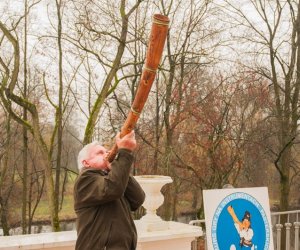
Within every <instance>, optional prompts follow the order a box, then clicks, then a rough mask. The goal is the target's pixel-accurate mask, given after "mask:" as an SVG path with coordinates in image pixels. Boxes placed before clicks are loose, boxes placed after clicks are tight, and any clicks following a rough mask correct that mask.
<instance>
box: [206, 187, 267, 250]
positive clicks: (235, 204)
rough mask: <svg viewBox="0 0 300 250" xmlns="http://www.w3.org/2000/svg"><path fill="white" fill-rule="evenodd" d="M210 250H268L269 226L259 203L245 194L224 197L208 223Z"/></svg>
mask: <svg viewBox="0 0 300 250" xmlns="http://www.w3.org/2000/svg"><path fill="white" fill-rule="evenodd" d="M211 229H212V230H211V234H212V244H213V247H214V250H236V249H245V250H268V249H269V245H270V226H269V222H268V220H267V216H266V213H265V211H264V209H263V207H262V206H261V204H260V203H259V202H258V201H257V200H256V199H255V198H254V197H253V196H251V195H249V194H247V193H242V192H237V193H233V194H230V195H228V196H227V197H225V198H224V199H223V200H222V201H221V203H220V204H219V206H218V207H217V209H216V211H215V214H214V217H213V221H212V228H211Z"/></svg>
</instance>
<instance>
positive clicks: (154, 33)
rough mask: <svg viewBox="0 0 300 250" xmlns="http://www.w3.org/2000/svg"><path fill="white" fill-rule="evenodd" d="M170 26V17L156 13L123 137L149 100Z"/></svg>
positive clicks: (109, 159) (111, 156) (111, 151)
mask: <svg viewBox="0 0 300 250" xmlns="http://www.w3.org/2000/svg"><path fill="white" fill-rule="evenodd" d="M168 26H169V18H168V17H167V16H163V15H160V14H155V15H154V16H153V23H152V28H151V34H150V39H149V44H148V49H147V54H146V61H145V64H144V68H143V72H142V76H141V79H140V82H139V86H138V89H137V92H136V95H135V97H134V101H133V103H132V106H131V108H130V111H129V114H128V116H127V119H126V121H125V123H124V125H123V127H122V129H121V134H120V137H121V138H122V137H123V136H124V135H126V134H128V133H130V132H131V131H132V130H133V128H134V126H135V124H136V123H137V120H138V119H139V116H140V114H141V112H142V110H143V107H144V105H145V103H146V101H147V98H148V95H149V92H150V89H151V86H152V83H153V81H154V79H155V75H156V70H157V68H158V65H159V62H160V59H161V56H162V52H163V48H164V45H165V41H166V37H167V33H168ZM117 151H118V146H117V144H115V145H114V146H113V148H112V149H111V150H110V153H109V155H108V157H107V159H108V161H109V162H112V161H113V160H114V158H115V156H116V154H117Z"/></svg>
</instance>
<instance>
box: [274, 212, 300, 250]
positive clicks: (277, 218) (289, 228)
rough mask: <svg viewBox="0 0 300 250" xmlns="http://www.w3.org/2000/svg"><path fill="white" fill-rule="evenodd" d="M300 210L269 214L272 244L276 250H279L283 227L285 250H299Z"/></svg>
mask: <svg viewBox="0 0 300 250" xmlns="http://www.w3.org/2000/svg"><path fill="white" fill-rule="evenodd" d="M283 216H285V217H287V218H286V222H284V225H283V223H282V217H283ZM299 217H300V210H294V211H286V212H274V213H271V220H272V224H273V227H274V228H275V230H273V233H274V235H275V237H274V239H275V240H274V241H275V242H274V243H275V246H276V250H281V234H282V229H283V228H284V227H285V248H284V249H285V250H293V249H294V250H299V227H300V221H299V219H300V218H299Z"/></svg>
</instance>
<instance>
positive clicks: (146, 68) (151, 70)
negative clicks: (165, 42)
mask: <svg viewBox="0 0 300 250" xmlns="http://www.w3.org/2000/svg"><path fill="white" fill-rule="evenodd" d="M144 70H147V71H150V72H153V73H156V69H151V68H149V67H147V66H144Z"/></svg>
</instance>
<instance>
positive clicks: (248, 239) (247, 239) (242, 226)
mask: <svg viewBox="0 0 300 250" xmlns="http://www.w3.org/2000/svg"><path fill="white" fill-rule="evenodd" d="M227 211H228V213H229V214H230V215H231V217H232V219H233V221H234V226H235V228H236V230H237V232H238V234H239V235H240V242H239V245H240V247H241V248H243V247H245V248H246V249H247V248H248V249H251V250H252V249H254V246H253V243H252V238H253V235H254V232H253V230H252V228H251V214H250V212H249V211H245V214H244V216H243V219H242V221H240V220H239V219H238V218H237V216H236V214H235V212H234V209H233V207H232V206H228V208H227ZM231 249H233V248H231Z"/></svg>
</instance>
